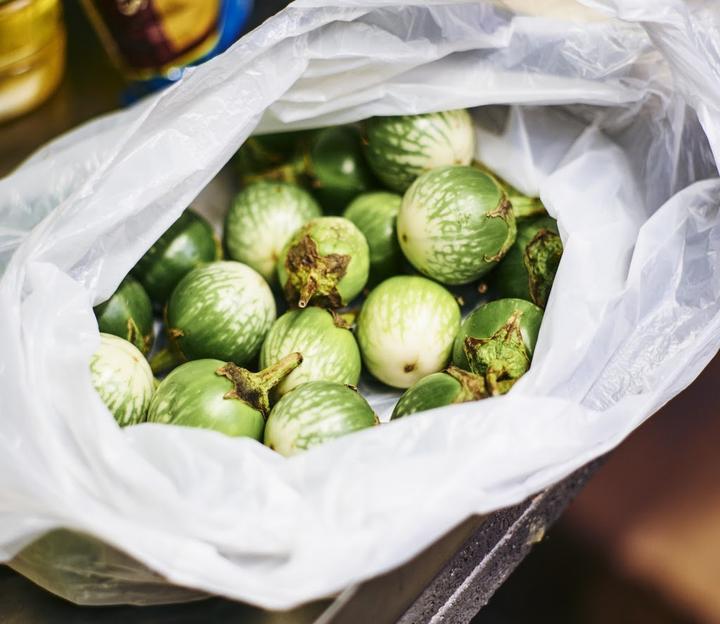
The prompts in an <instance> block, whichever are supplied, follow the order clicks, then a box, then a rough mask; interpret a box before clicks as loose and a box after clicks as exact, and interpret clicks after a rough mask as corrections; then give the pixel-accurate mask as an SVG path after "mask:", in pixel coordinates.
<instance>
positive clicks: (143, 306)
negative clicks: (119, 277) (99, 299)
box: [95, 276, 155, 355]
mask: <svg viewBox="0 0 720 624" xmlns="http://www.w3.org/2000/svg"><path fill="white" fill-rule="evenodd" d="M95 316H96V318H97V321H98V328H99V329H100V331H101V332H103V333H105V334H112V335H113V336H119V337H120V338H124V339H125V340H127V341H128V342H131V343H132V344H134V345H135V346H136V347H137V348H138V349H139V350H140V351H141V352H142V354H143V355H147V354H148V352H149V351H150V349H151V348H152V344H153V338H154V337H155V334H154V331H153V310H152V302H151V301H150V297H148V295H147V293H146V292H145V289H144V288H143V287H142V286H141V285H140V282H138V281H137V280H135V279H133V278H132V277H129V276H128V277H126V278H125V279H124V280H123V281H122V282H121V283H120V286H118V289H117V290H116V291H115V292H114V293H113V295H112V297H110V299H108V300H107V301H105V302H104V303H101V304H100V305H99V306H96V307H95Z"/></svg>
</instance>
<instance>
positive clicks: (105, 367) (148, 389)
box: [90, 333, 155, 427]
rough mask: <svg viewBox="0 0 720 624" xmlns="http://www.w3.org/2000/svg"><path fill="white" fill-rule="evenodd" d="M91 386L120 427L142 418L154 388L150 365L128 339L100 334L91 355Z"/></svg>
mask: <svg viewBox="0 0 720 624" xmlns="http://www.w3.org/2000/svg"><path fill="white" fill-rule="evenodd" d="M90 374H91V378H92V383H93V386H94V387H95V390H96V391H97V393H98V394H99V395H100V398H101V399H102V400H103V403H105V405H107V407H108V409H109V410H110V413H111V414H112V415H113V416H114V417H115V420H116V421H117V423H118V424H119V425H120V426H121V427H125V426H126V425H135V424H137V423H141V422H143V421H144V420H145V417H146V415H147V410H148V406H149V405H150V399H151V398H152V395H153V390H154V387H155V385H154V378H153V374H152V371H151V370H150V365H149V364H148V363H147V360H146V359H145V357H144V356H143V354H142V353H140V351H139V350H138V349H137V347H135V345H133V344H131V343H129V342H128V341H127V340H124V339H122V338H118V337H117V336H113V335H112V334H102V333H101V334H100V346H99V347H98V349H97V351H95V353H94V354H93V356H92V358H91V359H90Z"/></svg>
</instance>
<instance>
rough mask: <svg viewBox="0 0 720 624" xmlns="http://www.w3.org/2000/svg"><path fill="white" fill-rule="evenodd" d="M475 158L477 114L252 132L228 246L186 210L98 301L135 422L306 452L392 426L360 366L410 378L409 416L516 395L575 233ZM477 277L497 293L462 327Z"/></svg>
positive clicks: (110, 401) (405, 402)
mask: <svg viewBox="0 0 720 624" xmlns="http://www.w3.org/2000/svg"><path fill="white" fill-rule="evenodd" d="M474 153H475V129H474V127H473V123H472V119H471V116H470V114H469V113H468V112H467V111H465V110H456V111H448V112H441V113H431V114H425V115H413V116H400V117H378V118H373V119H370V120H367V121H366V122H364V123H362V124H359V125H358V126H342V127H336V128H326V129H323V130H319V131H312V132H298V133H286V134H281V135H270V136H259V137H253V138H250V139H249V140H248V141H247V142H246V143H245V145H243V147H242V148H241V149H240V150H239V152H238V154H237V155H236V157H235V159H234V162H235V166H236V168H237V171H238V179H239V182H240V185H241V190H240V192H239V193H238V194H237V196H236V197H235V199H234V201H233V202H232V205H231V206H229V209H228V212H227V216H226V219H225V227H224V234H223V241H222V245H221V244H220V242H219V241H218V240H217V239H216V238H215V236H214V233H213V230H212V228H211V227H210V225H209V224H208V223H207V222H206V221H205V220H204V219H203V218H202V217H200V216H199V215H197V214H196V213H194V212H192V211H191V210H187V211H186V212H185V213H184V214H183V215H182V216H181V217H180V219H178V221H177V222H176V223H175V224H174V225H173V226H171V227H170V229H169V230H168V231H167V232H165V234H163V236H162V237H161V238H160V239H159V240H158V241H157V242H156V243H155V244H154V245H153V246H152V247H151V248H150V249H149V250H148V252H147V253H146V254H145V255H144V256H143V258H142V259H141V260H140V261H139V262H138V263H137V265H136V266H135V268H134V269H133V270H132V272H131V275H130V276H128V277H127V278H126V279H125V280H124V281H123V283H122V284H121V285H120V287H119V288H118V290H117V291H116V292H115V294H114V295H113V296H112V297H111V298H110V299H109V300H108V301H106V302H105V303H103V304H102V305H100V306H98V308H96V315H97V318H98V326H99V329H100V331H101V332H102V334H101V343H100V348H99V349H98V351H97V352H96V353H95V355H94V357H93V360H92V362H91V372H92V376H93V381H94V384H95V387H96V388H97V390H98V393H99V394H100V396H101V398H102V399H103V400H104V401H105V403H106V404H107V406H108V408H109V409H110V411H111V412H112V413H113V415H114V416H115V418H116V419H117V421H118V423H119V424H120V425H121V426H125V425H133V424H138V423H142V422H154V423H164V424H173V425H184V426H192V427H203V428H207V429H212V430H215V431H219V432H221V433H224V434H226V435H230V436H247V437H251V438H254V439H256V440H259V441H263V442H264V443H265V444H266V445H267V446H269V447H270V448H272V449H274V450H275V451H277V452H279V453H281V454H283V455H292V454H294V453H297V452H300V451H302V450H305V449H308V448H310V447H312V446H315V445H318V444H321V443H323V442H326V441H328V440H331V439H334V438H337V437H338V436H342V435H345V434H348V433H351V432H353V431H357V430H360V429H364V428H367V427H372V426H375V425H378V424H379V421H378V418H377V416H376V414H375V413H374V412H373V409H372V408H371V407H370V405H369V404H368V402H367V401H366V400H365V398H363V396H362V395H361V394H360V393H359V391H358V389H357V386H358V383H359V382H360V378H361V375H362V374H363V371H365V373H366V374H369V375H372V376H373V377H374V378H375V379H376V380H378V381H380V382H382V383H383V384H386V385H388V386H391V387H393V388H399V389H403V390H405V393H404V394H403V395H402V396H401V398H400V400H399V401H398V403H397V405H396V407H395V410H394V412H393V415H392V418H393V419H396V418H400V417H402V416H406V415H409V414H413V413H415V412H419V411H423V410H428V409H431V408H435V407H441V406H444V405H449V404H452V403H460V402H465V401H476V400H480V399H484V398H486V397H491V396H495V395H500V394H503V393H505V392H507V391H508V390H510V388H511V387H512V386H513V384H514V383H515V382H516V381H517V380H518V379H519V378H520V377H521V376H522V375H523V374H524V373H525V372H526V371H527V370H528V368H529V367H530V363H531V360H532V354H533V350H534V348H535V343H536V340H537V336H538V332H539V329H540V324H541V322H542V315H543V309H544V307H545V305H546V303H547V300H548V296H549V294H550V289H551V286H552V282H553V279H554V276H555V272H556V270H557V267H558V264H559V261H560V256H561V255H562V243H561V241H560V237H559V235H558V229H557V225H556V223H555V221H554V220H553V219H552V218H550V217H549V216H547V215H546V214H545V213H544V210H543V209H542V204H541V203H540V201H539V200H538V199H536V198H529V197H525V196H523V195H521V194H520V193H519V192H518V191H517V190H515V189H514V188H512V187H511V186H509V185H508V184H506V183H505V182H504V181H503V180H501V179H500V178H498V177H497V176H496V175H495V174H493V173H492V172H491V171H490V170H489V169H488V168H487V167H486V166H485V165H482V164H480V163H477V162H474V161H473V155H474ZM223 252H224V256H225V257H224V259H223V258H221V256H222V255H223ZM467 285H475V286H476V287H477V288H476V291H477V292H483V293H484V292H486V290H487V289H488V286H489V290H487V293H488V297H487V298H489V299H490V300H489V301H488V302H486V303H484V304H482V305H480V306H479V307H477V308H476V309H474V310H472V311H471V312H470V313H469V314H468V315H467V316H466V317H465V319H464V320H462V319H461V298H460V296H459V295H458V294H457V292H458V291H457V289H458V288H459V287H464V288H465V289H466V291H467V288H468V286H467ZM471 287H472V286H471ZM281 299H284V300H285V302H286V304H287V308H286V309H283V310H281V312H282V313H281V315H280V316H279V317H278V310H277V304H276V300H281ZM156 314H157V316H159V317H161V318H162V321H163V324H164V329H163V332H162V334H163V338H164V339H165V341H166V343H167V344H166V346H165V347H164V348H162V349H159V350H158V349H156V350H155V352H154V355H153V356H152V358H151V363H152V369H151V366H150V364H149V363H148V361H147V360H146V356H147V355H148V354H149V352H150V351H151V348H152V346H153V342H154V333H153V325H154V317H155V316H156ZM253 371H256V372H253ZM153 372H155V373H156V374H164V373H166V375H165V376H164V378H163V379H162V381H157V380H156V379H154V377H153Z"/></svg>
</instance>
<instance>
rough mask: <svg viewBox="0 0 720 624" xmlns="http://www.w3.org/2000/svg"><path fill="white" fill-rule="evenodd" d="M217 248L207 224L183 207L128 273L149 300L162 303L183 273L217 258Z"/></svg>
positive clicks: (165, 300)
mask: <svg viewBox="0 0 720 624" xmlns="http://www.w3.org/2000/svg"><path fill="white" fill-rule="evenodd" d="M219 249H220V246H219V244H218V241H217V240H216V238H215V235H214V234H213V231H212V228H211V227H210V224H209V223H208V222H207V221H206V220H205V219H203V218H202V217H201V216H200V215H198V214H197V213H195V212H193V211H192V210H186V211H185V212H183V213H182V215H180V218H179V219H178V220H177V221H175V223H173V224H172V225H171V226H170V228H169V229H168V230H167V231H166V232H165V233H164V234H163V235H162V236H161V237H160V238H159V239H158V240H157V241H156V242H155V244H154V245H153V246H152V247H150V249H148V250H147V251H146V252H145V255H144V256H143V257H142V258H140V260H139V261H138V263H137V264H136V265H135V268H134V269H133V271H132V274H133V276H134V277H135V278H136V279H137V280H138V281H139V282H140V283H141V284H142V285H143V288H144V289H145V291H146V292H147V294H148V295H149V296H150V299H152V300H153V301H154V302H155V303H157V304H159V305H164V304H165V303H166V302H167V300H168V298H169V297H170V294H171V293H172V291H173V289H174V288H175V286H176V285H177V284H178V282H179V281H180V280H181V279H182V278H183V277H185V275H187V274H188V273H189V272H190V271H192V270H193V269H194V268H195V267H198V266H200V265H202V264H206V263H208V262H212V261H213V260H217V259H218V258H219V256H220V253H219Z"/></svg>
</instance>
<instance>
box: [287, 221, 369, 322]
mask: <svg viewBox="0 0 720 624" xmlns="http://www.w3.org/2000/svg"><path fill="white" fill-rule="evenodd" d="M369 267H370V255H369V250H368V244H367V241H366V240H365V237H364V236H363V235H362V232H360V230H358V229H357V227H355V225H354V224H353V223H352V221H348V220H347V219H343V218H342V217H320V218H318V219H313V220H312V221H308V222H307V223H306V224H305V225H303V226H302V227H301V228H300V229H299V230H298V231H297V232H295V234H294V235H293V237H292V238H291V239H290V240H289V241H288V243H287V245H286V246H285V249H283V251H282V253H281V254H280V259H279V260H278V277H279V278H280V285H281V286H282V288H283V291H284V293H285V298H286V299H287V301H288V303H289V304H290V305H297V306H298V307H300V308H304V307H306V306H307V305H309V304H312V305H319V306H322V307H330V308H338V307H342V306H344V305H346V304H347V303H349V302H350V301H351V300H352V299H354V298H355V297H356V296H357V295H358V294H360V292H361V291H362V289H363V287H364V286H365V284H366V283H367V279H368V271H369Z"/></svg>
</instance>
